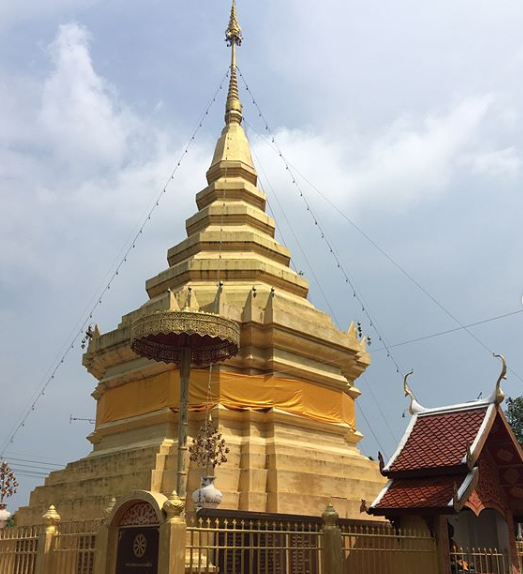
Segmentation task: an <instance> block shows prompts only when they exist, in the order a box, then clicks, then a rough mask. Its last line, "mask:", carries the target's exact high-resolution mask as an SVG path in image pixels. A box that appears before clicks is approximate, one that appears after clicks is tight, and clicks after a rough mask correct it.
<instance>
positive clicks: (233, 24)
mask: <svg viewBox="0 0 523 574" xmlns="http://www.w3.org/2000/svg"><path fill="white" fill-rule="evenodd" d="M225 40H226V42H227V44H228V45H229V46H232V44H236V45H237V46H240V45H241V43H242V40H243V36H242V29H241V28H240V25H239V24H238V16H237V14H236V0H232V7H231V18H230V20H229V26H228V27H227V30H225Z"/></svg>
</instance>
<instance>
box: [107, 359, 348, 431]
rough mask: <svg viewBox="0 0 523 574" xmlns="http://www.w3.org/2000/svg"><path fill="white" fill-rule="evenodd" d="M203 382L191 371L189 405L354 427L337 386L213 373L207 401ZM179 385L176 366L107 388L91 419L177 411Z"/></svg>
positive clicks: (205, 376)
mask: <svg viewBox="0 0 523 574" xmlns="http://www.w3.org/2000/svg"><path fill="white" fill-rule="evenodd" d="M208 385H209V371H207V370H205V371H204V370H196V369H193V370H192V371H191V379H190V386H189V410H191V411H197V410H202V409H203V408H205V406H206V405H207V403H208V402H209V403H211V404H220V405H223V406H224V407H226V408H230V409H239V410H263V409H272V408H277V409H279V410H282V411H285V412H288V413H292V414H296V415H300V416H303V417H306V418H309V419H313V420H317V421H323V422H328V423H338V424H346V425H349V426H350V427H352V428H355V415H354V400H353V399H352V398H351V397H350V396H349V395H347V394H346V393H345V392H344V391H342V390H335V389H328V388H325V387H320V386H318V385H315V384H313V383H310V382H308V381H303V380H299V379H286V378H283V377H277V376H273V375H267V376H266V375H239V374H235V373H220V372H216V373H213V374H212V378H211V399H210V400H209V398H208ZM347 388H348V387H347ZM179 390H180V378H179V372H178V371H169V372H167V373H162V374H160V375H155V376H152V377H148V378H145V379H140V380H137V381H132V382H129V383H125V384H123V385H121V386H118V387H113V388H110V389H108V390H107V391H106V392H105V393H104V394H103V395H102V396H101V397H100V399H99V401H98V405H97V412H96V424H97V426H98V425H100V424H104V423H109V422H113V421H118V420H122V419H126V418H130V417H135V416H139V415H144V414H147V413H151V412H154V411H157V410H160V409H163V408H166V407H169V408H171V409H174V410H176V409H177V408H178V402H179V392H180V391H179Z"/></svg>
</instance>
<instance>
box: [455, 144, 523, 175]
mask: <svg viewBox="0 0 523 574" xmlns="http://www.w3.org/2000/svg"><path fill="white" fill-rule="evenodd" d="M465 163H468V165H469V166H470V169H471V170H472V171H473V172H474V173H477V174H480V175H488V176H491V177H504V176H506V177H515V176H517V175H519V173H520V172H521V166H522V164H523V161H522V159H521V154H520V153H519V152H518V150H517V149H516V148H514V147H508V148H505V149H500V150H496V151H485V152H482V153H478V154H476V155H475V156H473V157H471V158H465Z"/></svg>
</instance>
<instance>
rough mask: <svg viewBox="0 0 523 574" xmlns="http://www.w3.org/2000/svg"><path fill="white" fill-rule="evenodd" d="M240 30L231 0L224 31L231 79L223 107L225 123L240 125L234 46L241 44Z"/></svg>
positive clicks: (234, 0) (234, 1)
mask: <svg viewBox="0 0 523 574" xmlns="http://www.w3.org/2000/svg"><path fill="white" fill-rule="evenodd" d="M242 40H243V37H242V29H241V28H240V25H239V24H238V17H237V15H236V0H232V7H231V17H230V20H229V26H228V27H227V30H225V41H226V42H227V45H228V46H230V47H231V77H230V81H229V93H228V94H227V104H226V106H225V121H226V123H227V124H230V123H231V122H237V123H241V121H242V104H241V102H240V97H239V93H238V76H237V71H236V46H240V45H241V43H242Z"/></svg>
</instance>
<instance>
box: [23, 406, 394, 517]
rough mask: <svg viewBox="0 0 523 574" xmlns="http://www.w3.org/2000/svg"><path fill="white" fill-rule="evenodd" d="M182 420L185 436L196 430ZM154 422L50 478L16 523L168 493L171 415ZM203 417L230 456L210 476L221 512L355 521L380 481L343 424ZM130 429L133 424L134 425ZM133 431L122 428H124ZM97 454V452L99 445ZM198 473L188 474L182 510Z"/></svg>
mask: <svg viewBox="0 0 523 574" xmlns="http://www.w3.org/2000/svg"><path fill="white" fill-rule="evenodd" d="M202 417H203V413H202V414H201V416H199V417H197V418H196V417H195V420H193V421H191V428H190V435H191V436H194V435H195V434H196V432H197V431H198V428H199V425H200V424H201V422H200V421H199V420H198V419H201V418H202ZM147 418H150V419H151V420H150V421H149V422H153V420H152V419H156V421H157V422H156V423H155V424H151V425H150V426H143V424H144V423H145V421H144V420H143V419H142V420H141V421H140V423H141V425H142V426H140V427H138V428H135V429H133V428H129V429H128V430H127V431H125V432H119V433H117V434H114V435H108V436H106V437H105V438H104V439H103V440H102V441H101V443H100V444H99V445H96V446H95V450H94V452H93V453H92V454H90V455H89V456H87V457H85V458H83V459H81V460H78V461H76V462H73V463H70V464H69V465H67V468H66V469H64V470H61V471H57V472H53V473H51V474H50V475H49V477H48V478H47V479H46V481H45V485H44V486H41V487H37V488H36V489H35V490H34V491H33V493H32V494H31V499H30V504H29V506H28V507H23V508H21V509H20V510H19V511H18V512H17V524H20V525H26V524H27V525H29V524H36V523H40V522H41V517H42V515H43V514H44V513H45V511H46V510H47V508H48V507H49V506H50V505H51V504H54V505H55V506H56V507H57V510H58V512H59V513H60V515H61V517H62V520H63V521H65V522H68V521H74V520H89V519H97V518H101V517H102V516H103V511H104V510H105V508H106V507H107V505H108V503H109V501H110V500H111V498H113V497H115V498H117V497H118V496H121V495H124V494H126V493H128V492H129V491H132V490H137V489H142V490H150V491H153V492H161V493H164V494H168V493H169V492H171V491H172V490H173V488H174V482H175V476H176V446H177V445H176V441H175V440H173V439H171V438H168V437H174V436H176V430H177V423H176V415H175V414H173V413H172V412H171V411H169V410H168V409H166V410H165V411H163V412H158V413H154V414H151V415H147ZM213 419H214V420H215V422H216V423H218V424H219V428H220V432H222V433H223V435H224V438H225V439H226V440H227V442H228V444H229V446H230V448H231V454H230V457H229V460H228V462H227V463H226V464H224V465H223V466H221V467H219V468H218V469H217V470H216V475H217V479H216V485H217V487H218V488H219V489H220V490H221V491H222V493H223V502H222V504H221V505H220V508H221V509H229V510H242V511H254V512H270V513H281V514H299V515H309V516H319V515H320V514H321V513H322V511H323V510H324V509H325V507H326V505H327V504H328V503H329V502H332V503H333V505H334V506H335V508H336V510H337V511H338V513H339V514H340V517H342V518H358V517H359V516H360V514H359V508H360V503H361V499H362V498H363V499H366V500H373V499H374V498H375V496H376V495H377V493H378V492H379V491H380V489H381V488H382V486H383V483H384V479H383V477H382V476H381V474H380V473H379V469H378V465H377V464H376V463H375V462H372V461H371V460H369V459H368V458H367V457H364V456H362V455H361V454H360V453H359V451H358V449H357V447H356V445H355V444H350V442H348V440H350V437H351V436H352V435H351V434H350V433H347V429H345V428H343V426H341V425H340V426H337V425H330V424H326V423H321V422H318V421H312V420H307V419H304V418H302V417H298V416H295V415H291V414H287V413H281V412H275V411H270V412H265V413H264V412H254V411H233V410H226V409H223V408H220V409H215V410H214V412H213ZM134 424H136V421H134ZM132 426H133V425H132V424H131V427H132ZM102 445H103V448H100V447H102ZM199 476H200V473H199V471H198V469H197V468H192V467H191V469H190V473H189V484H188V492H189V496H188V500H187V507H188V510H191V509H192V500H191V499H190V493H192V492H193V491H194V490H195V489H196V488H198V486H199Z"/></svg>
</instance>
